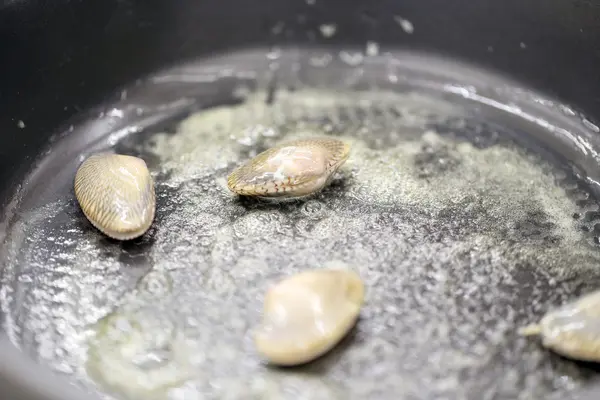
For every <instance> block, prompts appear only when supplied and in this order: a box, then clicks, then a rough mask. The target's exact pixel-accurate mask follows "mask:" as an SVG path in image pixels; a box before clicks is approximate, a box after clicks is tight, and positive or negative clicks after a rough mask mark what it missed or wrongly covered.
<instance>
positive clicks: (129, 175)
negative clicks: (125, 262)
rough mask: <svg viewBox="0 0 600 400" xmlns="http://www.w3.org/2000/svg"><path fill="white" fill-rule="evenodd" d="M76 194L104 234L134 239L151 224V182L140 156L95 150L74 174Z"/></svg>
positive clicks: (81, 205) (152, 189)
mask: <svg viewBox="0 0 600 400" xmlns="http://www.w3.org/2000/svg"><path fill="white" fill-rule="evenodd" d="M74 186H75V197H77V201H78V202H79V205H80V207H81V210H82V211H83V213H84V214H85V216H86V217H87V219H88V220H89V221H90V222H91V224H92V225H94V226H95V227H96V228H97V229H99V230H100V231H101V232H103V233H104V234H105V235H107V236H109V237H111V238H113V239H118V240H129V239H134V238H136V237H139V236H141V235H143V234H144V233H145V232H146V231H147V230H148V229H149V228H150V225H152V221H153V219H154V213H155V208H156V197H155V193H154V183H153V181H152V177H151V176H150V172H149V171H148V167H147V166H146V163H145V162H144V160H142V159H141V158H137V157H133V156H127V155H121V154H95V155H92V156H90V157H89V158H88V159H86V160H85V161H84V162H83V163H82V164H81V166H80V167H79V169H78V170H77V173H76V174H75V185H74Z"/></svg>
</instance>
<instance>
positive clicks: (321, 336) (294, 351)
mask: <svg viewBox="0 0 600 400" xmlns="http://www.w3.org/2000/svg"><path fill="white" fill-rule="evenodd" d="M363 301H364V285H363V283H362V281H361V279H360V277H359V276H358V275H357V274H356V273H354V272H351V271H345V270H326V269H322V270H313V271H307V272H302V273H300V274H297V275H294V276H292V277H289V278H287V279H285V280H283V281H281V282H280V283H278V284H277V285H275V286H274V287H273V288H271V289H270V290H269V291H268V293H267V295H266V296H265V302H264V314H263V321H262V324H261V326H260V327H259V328H258V329H257V331H256V332H255V337H254V339H255V345H256V348H257V350H258V352H259V353H260V354H261V355H262V356H263V357H265V358H266V359H267V360H268V361H269V362H271V363H273V364H277V365H283V366H292V365H298V364H304V363H307V362H310V361H312V360H314V359H316V358H317V357H319V356H321V355H323V354H325V353H326V352H328V351H329V350H331V349H332V348H333V347H334V346H335V345H336V344H337V343H339V342H340V341H341V340H342V339H343V338H344V336H346V334H347V333H348V332H349V331H350V329H351V328H352V327H353V326H354V324H355V323H356V320H357V318H358V316H359V313H360V308H361V306H362V304H363Z"/></svg>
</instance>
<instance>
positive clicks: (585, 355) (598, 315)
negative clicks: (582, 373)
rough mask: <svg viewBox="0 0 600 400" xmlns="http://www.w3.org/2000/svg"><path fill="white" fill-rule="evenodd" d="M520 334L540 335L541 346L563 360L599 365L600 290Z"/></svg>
mask: <svg viewBox="0 0 600 400" xmlns="http://www.w3.org/2000/svg"><path fill="white" fill-rule="evenodd" d="M520 333H521V334H523V335H539V336H540V338H541V341H542V345H543V346H544V347H546V348H548V349H550V350H552V351H554V352H556V353H558V354H560V355H562V356H564V357H568V358H572V359H575V360H581V361H591V362H600V291H596V292H592V293H590V294H587V295H585V296H582V297H581V298H579V299H577V300H575V301H572V302H569V303H567V304H565V305H563V306H561V307H559V308H557V309H556V310H552V311H549V312H548V313H546V315H544V317H543V318H542V319H541V320H540V322H539V323H538V324H534V325H530V326H528V327H525V328H524V329H522V330H521V332H520Z"/></svg>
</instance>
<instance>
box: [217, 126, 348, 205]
mask: <svg viewBox="0 0 600 400" xmlns="http://www.w3.org/2000/svg"><path fill="white" fill-rule="evenodd" d="M349 154H350V145H349V144H347V143H345V142H343V141H341V140H337V139H331V138H314V139H301V140H295V141H291V142H287V143H283V144H281V145H279V146H276V147H273V148H270V149H269V150H266V151H264V152H262V153H260V154H259V155H257V156H256V157H254V158H253V159H251V160H250V161H248V162H247V163H245V164H244V165H242V166H240V167H238V168H237V169H236V170H234V171H233V172H232V173H231V174H230V175H229V177H228V178H227V185H228V187H229V189H230V190H231V191H232V192H234V193H237V194H239V195H243V196H256V197H266V198H296V197H304V196H307V195H310V194H313V193H316V192H318V191H319V190H321V189H323V188H324V187H325V186H326V185H327V184H328V183H329V182H330V181H331V178H332V177H333V175H334V174H335V172H336V171H337V170H338V169H339V168H340V166H342V164H344V162H345V161H346V160H347V159H348V156H349Z"/></svg>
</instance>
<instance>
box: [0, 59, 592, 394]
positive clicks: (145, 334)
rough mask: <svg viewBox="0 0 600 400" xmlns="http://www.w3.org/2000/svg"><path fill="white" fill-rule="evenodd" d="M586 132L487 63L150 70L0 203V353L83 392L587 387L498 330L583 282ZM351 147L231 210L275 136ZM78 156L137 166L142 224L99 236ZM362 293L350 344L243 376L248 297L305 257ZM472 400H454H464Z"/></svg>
mask: <svg viewBox="0 0 600 400" xmlns="http://www.w3.org/2000/svg"><path fill="white" fill-rule="evenodd" d="M596 131H597V128H596V127H595V126H593V125H592V124H590V123H589V122H588V121H587V120H585V119H584V118H582V117H581V116H579V115H578V114H577V113H576V112H574V111H572V110H571V109H570V108H568V107H566V106H564V105H560V104H557V103H555V102H552V101H550V100H547V99H545V98H544V97H543V96H541V95H538V94H535V93H532V92H530V91H527V90H526V89H523V88H519V87H518V86H516V85H515V84H514V83H512V82H510V81H508V80H505V79H503V78H501V77H498V76H496V75H494V74H492V73H488V72H485V71H479V70H476V69H474V68H472V67H469V66H463V65H460V64H457V63H453V62H451V61H448V60H444V59H438V58H433V57H430V56H425V55H414V54H405V53H400V52H397V53H385V54H379V53H377V52H376V49H374V48H373V47H371V48H370V49H369V51H367V52H366V54H365V53H364V52H357V51H342V52H332V51H330V50H326V49H301V50H298V49H296V50H292V49H290V50H277V51H270V52H268V53H267V55H266V56H265V52H264V51H263V50H256V51H254V50H252V51H245V52H239V53H233V54H230V55H227V56H223V57H215V58H214V59H211V60H201V61H198V62H195V63H191V64H188V65H184V66H180V67H176V68H173V69H170V70H166V71H162V72H159V73H157V74H155V75H153V76H150V77H147V78H145V79H143V80H140V81H139V82H138V83H136V84H135V85H132V86H131V87H129V88H127V89H126V90H123V92H122V96H121V100H120V101H119V102H117V103H115V104H111V105H108V106H107V107H105V108H104V109H103V110H102V112H101V113H99V115H98V114H95V115H93V116H92V117H90V119H89V120H87V121H85V122H82V123H78V124H76V125H72V126H70V127H69V128H68V129H66V131H65V133H64V134H61V135H58V136H57V138H56V139H55V140H54V142H53V144H52V148H51V151H49V152H47V153H45V154H44V155H42V156H41V157H40V159H39V160H38V163H37V165H36V167H35V168H34V169H33V170H32V172H31V174H30V176H29V178H28V179H27V181H26V182H24V184H23V187H22V188H21V190H20V191H19V192H18V193H17V194H16V195H15V201H14V202H13V203H12V206H11V207H10V208H9V209H7V210H5V212H6V224H7V226H8V231H7V232H8V233H7V235H6V237H5V238H4V241H3V243H2V248H1V252H2V260H3V262H4V266H3V270H2V275H1V279H2V283H1V286H0V304H1V306H2V323H3V328H4V330H5V331H6V332H7V334H8V335H9V337H10V339H11V340H12V342H13V343H15V344H16V345H17V346H19V347H20V348H21V349H22V351H24V352H25V353H27V354H28V355H30V356H32V357H33V358H34V359H36V360H38V361H39V362H41V363H43V364H47V365H49V366H50V367H52V368H53V369H55V370H57V371H59V372H61V373H64V374H66V375H68V376H69V377H70V379H72V381H73V382H74V383H76V384H77V385H79V386H81V387H82V388H84V389H85V390H89V391H98V392H100V393H103V395H104V396H105V397H106V398H107V399H121V398H123V399H186V400H189V399H213V398H214V399H240V398H260V399H365V398H377V399H433V398H447V399H471V398H478V399H492V398H493V399H546V398H552V397H551V396H557V398H558V397H559V396H562V397H564V396H565V395H568V394H572V393H576V392H577V391H578V390H579V389H580V388H581V387H582V386H585V385H588V384H589V383H590V382H592V381H595V379H596V372H595V368H594V367H593V366H589V365H582V364H578V363H575V362H572V361H568V360H565V359H562V358H559V357H557V356H555V355H552V354H551V353H549V352H547V351H545V350H543V349H542V348H541V347H540V346H539V344H538V343H536V342H535V341H532V340H529V339H526V338H521V337H519V336H518V334H517V330H518V329H519V328H520V327H522V326H524V325H526V324H528V323H530V322H533V321H535V320H537V319H538V318H539V317H540V316H541V315H542V314H543V313H545V312H546V311H547V310H548V309H549V308H551V307H553V306H555V305H558V304H561V303H564V302H566V301H568V300H570V299H573V298H575V297H576V296H578V295H580V294H581V293H584V292H587V291H590V290H593V289H595V288H598V287H600V267H599V266H600V251H599V243H600V241H599V239H598V235H600V225H597V224H596V223H597V222H598V220H600V212H599V210H598V203H597V201H596V189H595V186H594V182H597V181H598V179H597V178H599V177H598V176H597V174H598V171H596V170H595V169H594V168H597V167H596V165H597V162H596V161H595V159H594V154H595V153H594V151H593V150H594V149H595V150H598V149H600V146H599V144H598V143H597V142H596V141H595V139H594V137H595V136H594V135H595V133H596ZM310 136H332V137H338V138H342V139H344V140H347V141H349V142H351V143H352V146H353V147H352V153H351V155H350V158H349V159H348V161H347V163H346V164H345V165H344V166H343V168H342V169H341V170H340V171H339V173H338V174H337V176H336V177H335V179H334V180H333V182H332V183H331V185H330V186H329V187H327V188H326V189H325V190H323V191H322V192H321V193H319V194H317V195H316V196H314V197H312V198H310V199H307V200H302V201H296V202H286V203H268V202H263V201H258V200H249V199H239V198H236V197H235V196H233V195H232V194H231V193H230V192H229V191H228V189H227V187H226V183H225V182H226V176H227V174H228V173H230V172H231V170H232V169H233V168H234V167H235V166H237V165H239V164H240V163H242V162H244V161H246V160H247V159H249V158H250V157H252V156H254V155H256V154H258V153H259V152H261V151H263V150H265V149H266V148H268V147H270V146H273V145H275V144H278V143H280V142H282V141H284V140H289V139H295V138H302V137H310ZM98 151H116V152H119V153H124V154H131V155H136V156H139V157H142V158H143V159H144V160H145V161H146V163H147V164H148V167H149V169H150V171H151V173H152V176H153V178H154V180H155V184H156V195H157V210H156V219H155V221H154V224H153V226H152V228H151V229H150V231H149V232H147V233H146V234H145V235H144V236H143V237H141V238H139V239H136V240H133V241H129V242H117V241H113V240H111V239H108V238H106V237H104V236H103V235H102V234H101V233H100V232H98V231H97V230H96V229H94V228H93V227H92V226H91V224H90V223H89V222H88V221H87V220H86V219H85V217H84V216H83V214H82V212H81V210H80V209H79V207H78V205H77V202H76V200H75V197H74V194H73V189H72V185H73V176H74V174H75V171H76V169H77V167H78V166H79V164H80V163H81V162H82V161H83V160H84V159H85V158H86V157H87V156H89V155H90V154H92V153H94V152H98ZM324 267H343V268H350V269H353V270H355V271H357V272H358V273H359V274H360V276H361V277H362V278H363V280H364V282H365V288H366V298H365V299H366V301H365V306H364V309H363V311H362V313H361V317H360V320H359V322H358V324H357V326H356V327H355V329H354V330H353V332H352V333H351V335H350V336H349V337H348V338H347V339H346V340H345V341H344V342H342V343H341V344H340V346H338V347H337V348H336V349H335V350H334V351H333V352H332V353H330V354H328V355H326V356H325V357H323V358H321V359H319V360H317V361H315V362H314V363H311V364H309V365H307V366H305V367H302V368H297V369H285V370H282V369H274V368H270V367H267V366H266V365H265V364H264V363H263V362H262V361H261V360H260V359H259V357H258V355H257V354H256V352H255V350H254V347H253V342H252V332H253V328H254V327H255V326H256V325H257V324H258V322H259V319H260V314H261V310H262V299H263V295H264V293H265V291H266V290H267V289H268V288H269V287H270V286H271V285H272V284H273V283H274V282H276V281H278V280H280V279H282V278H284V277H286V276H289V275H290V274H292V273H295V272H300V271H302V270H305V269H307V268H324ZM473 396H476V397H473Z"/></svg>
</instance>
